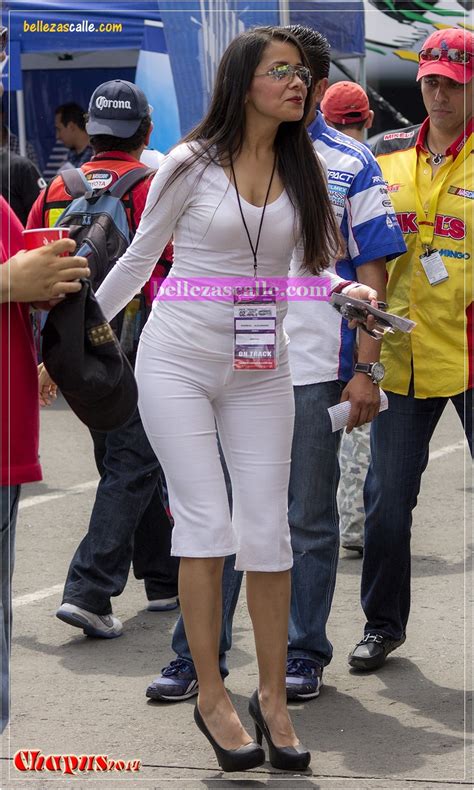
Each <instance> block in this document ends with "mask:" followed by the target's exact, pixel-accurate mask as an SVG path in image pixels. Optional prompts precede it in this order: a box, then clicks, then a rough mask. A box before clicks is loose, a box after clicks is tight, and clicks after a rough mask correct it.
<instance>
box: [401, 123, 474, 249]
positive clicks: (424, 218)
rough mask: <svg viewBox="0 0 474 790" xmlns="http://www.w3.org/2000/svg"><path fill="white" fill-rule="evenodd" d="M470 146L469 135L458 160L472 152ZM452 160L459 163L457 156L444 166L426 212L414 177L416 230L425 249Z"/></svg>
mask: <svg viewBox="0 0 474 790" xmlns="http://www.w3.org/2000/svg"><path fill="white" fill-rule="evenodd" d="M472 148H473V142H472V137H471V139H470V140H469V142H468V143H467V144H466V145H465V146H464V148H463V151H462V153H460V154H459V157H460V158H461V162H460V163H461V164H462V163H463V162H464V161H465V160H466V159H467V157H468V156H469V154H470V153H471V152H472ZM454 162H456V165H458V164H459V162H458V157H456V159H455V160H453V161H452V162H451V164H450V166H449V167H447V168H446V172H445V174H444V177H443V178H440V179H439V181H438V183H437V184H436V186H435V187H434V188H433V189H432V190H431V194H430V202H429V206H428V211H427V212H426V213H425V211H424V210H423V206H422V203H421V198H420V195H419V192H418V189H417V179H416V178H415V205H416V219H417V223H418V232H419V236H420V241H421V243H422V245H423V246H424V247H426V248H427V249H431V244H432V241H433V237H434V232H435V219H436V209H437V206H438V199H439V195H440V192H441V190H442V188H443V186H444V184H445V182H446V179H447V178H448V176H449V175H450V173H451V170H452V169H453V166H454ZM417 166H418V163H417Z"/></svg>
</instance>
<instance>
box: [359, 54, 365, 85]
mask: <svg viewBox="0 0 474 790" xmlns="http://www.w3.org/2000/svg"><path fill="white" fill-rule="evenodd" d="M359 85H360V86H361V88H363V89H364V90H366V89H367V70H366V67H365V55H361V56H360V57H359Z"/></svg>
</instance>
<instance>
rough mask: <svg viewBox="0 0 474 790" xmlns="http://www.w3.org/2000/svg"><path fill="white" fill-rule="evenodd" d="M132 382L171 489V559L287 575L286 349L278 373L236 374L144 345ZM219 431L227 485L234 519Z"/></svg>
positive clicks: (289, 410)
mask: <svg viewBox="0 0 474 790" xmlns="http://www.w3.org/2000/svg"><path fill="white" fill-rule="evenodd" d="M135 373H136V377H137V381H138V388H139V410H140V415H141V418H142V422H143V426H144V428H145V431H146V433H147V436H148V439H149V441H150V443H151V445H152V447H153V449H154V451H155V453H156V455H157V457H158V459H159V461H160V463H161V465H162V466H163V470H164V473H165V476H166V481H167V485H168V493H169V500H170V508H171V512H172V514H173V518H174V522H175V526H174V529H173V540H172V549H171V553H172V554H173V555H177V556H180V557H224V556H227V555H229V554H234V553H236V555H237V558H236V564H235V567H236V570H249V571H283V570H287V569H288V568H291V566H292V564H293V554H292V549H291V543H290V533H289V527H288V480H289V474H290V457H291V442H292V436H293V421H294V400H293V387H292V383H291V376H290V369H289V364H288V349H283V350H282V353H281V354H280V361H279V368H278V370H275V371H271V370H266V371H234V370H233V368H232V360H231V359H230V358H228V357H225V358H224V359H222V360H220V359H196V358H195V359H192V358H188V357H185V356H178V355H174V356H172V355H171V353H170V351H168V350H166V351H165V350H164V349H160V348H157V347H153V346H150V345H148V344H145V343H143V342H141V343H140V347H139V352H138V355H137V362H136V366H135ZM216 423H217V428H218V431H219V438H220V441H221V444H222V449H223V451H224V456H225V459H226V463H227V466H228V469H229V474H230V478H231V481H232V495H233V517H232V519H231V516H230V512H229V504H228V500H227V493H226V487H225V482H224V475H223V472H222V466H221V462H220V458H219V452H218V447H217V434H216Z"/></svg>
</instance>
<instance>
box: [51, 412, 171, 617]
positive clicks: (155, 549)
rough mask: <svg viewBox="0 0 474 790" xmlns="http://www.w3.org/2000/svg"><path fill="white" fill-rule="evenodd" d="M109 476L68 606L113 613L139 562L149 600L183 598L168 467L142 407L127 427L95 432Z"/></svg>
mask: <svg viewBox="0 0 474 790" xmlns="http://www.w3.org/2000/svg"><path fill="white" fill-rule="evenodd" d="M92 438H93V440H94V454H95V459H96V464H97V468H98V470H99V473H100V475H101V479H100V482H99V485H98V488H97V494H96V498H95V503H94V507H93V510H92V514H91V518H90V523H89V529H88V532H87V534H86V535H85V537H84V538H83V540H82V541H81V543H80V544H79V546H78V548H77V550H76V553H75V554H74V557H73V558H72V561H71V565H70V567H69V572H68V576H67V579H66V584H65V587H64V594H63V602H65V603H72V604H75V605H76V606H80V607H81V608H83V609H87V610H88V611H90V612H94V613H95V614H110V612H111V611H112V607H111V603H110V598H111V597H112V596H116V595H120V594H121V593H122V592H123V590H124V588H125V585H126V583H127V578H128V573H129V571H130V564H131V562H132V559H133V565H134V573H135V576H136V578H137V579H142V578H144V579H145V589H146V594H147V597H148V599H149V600H153V599H154V598H172V597H174V596H175V595H177V593H178V567H179V559H178V558H177V557H171V556H170V548H171V525H170V521H169V518H168V516H167V513H166V511H165V508H164V506H163V502H162V489H161V467H160V464H159V463H158V460H157V458H156V456H155V454H154V452H153V450H152V448H151V445H150V443H149V441H148V439H147V436H146V434H145V431H144V429H143V426H142V423H141V420H140V416H139V414H138V410H136V411H135V413H134V415H133V416H132V417H131V418H130V420H129V421H128V423H126V425H124V426H123V427H122V428H119V429H117V430H115V431H109V432H108V433H99V432H93V433H92Z"/></svg>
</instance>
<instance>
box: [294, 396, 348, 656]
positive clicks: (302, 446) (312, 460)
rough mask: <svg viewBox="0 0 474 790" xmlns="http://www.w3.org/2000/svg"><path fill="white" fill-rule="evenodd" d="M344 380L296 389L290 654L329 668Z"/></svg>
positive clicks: (336, 549)
mask: <svg viewBox="0 0 474 790" xmlns="http://www.w3.org/2000/svg"><path fill="white" fill-rule="evenodd" d="M343 387H344V385H343V384H342V383H340V382H339V381H326V382H323V383H321V384H307V385H305V386H301V387H295V388H294V391H295V409H296V412H295V431H294V435H293V449H292V455H291V474H290V487H289V494H288V519H289V522H290V531H291V542H292V546H293V562H294V564H293V568H292V572H291V609H290V623H289V631H288V634H289V637H288V657H289V658H311V659H313V660H314V661H316V662H317V663H318V664H319V666H322V667H325V666H326V665H327V664H329V662H330V661H331V658H332V644H331V642H330V641H329V639H328V638H327V635H326V623H327V621H328V617H329V613H330V611H331V604H332V599H333V596H334V587H335V584H336V571H337V561H338V556H339V517H338V513H337V501H336V494H337V486H338V483H339V459H338V453H339V446H340V443H341V431H337V432H336V433H332V432H331V421H330V419H329V415H328V413H327V410H328V407H329V406H334V405H335V404H336V403H339V400H340V397H341V392H342V390H343Z"/></svg>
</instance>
